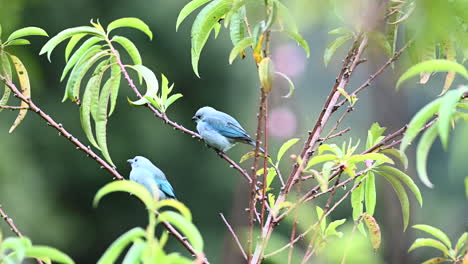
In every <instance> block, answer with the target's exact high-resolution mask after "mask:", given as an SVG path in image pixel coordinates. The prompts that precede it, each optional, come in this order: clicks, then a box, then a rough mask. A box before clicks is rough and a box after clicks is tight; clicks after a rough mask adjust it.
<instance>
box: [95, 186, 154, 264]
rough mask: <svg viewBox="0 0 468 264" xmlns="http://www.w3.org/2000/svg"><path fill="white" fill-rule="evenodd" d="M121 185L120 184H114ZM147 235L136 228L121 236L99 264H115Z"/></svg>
mask: <svg viewBox="0 0 468 264" xmlns="http://www.w3.org/2000/svg"><path fill="white" fill-rule="evenodd" d="M113 183H119V182H113ZM142 188H144V187H142ZM145 235H146V232H145V230H143V229H142V228H140V227H135V228H133V229H131V230H129V231H127V232H125V233H124V234H123V235H121V236H120V237H119V238H117V240H115V241H114V242H112V244H111V245H110V246H109V248H108V249H107V250H106V252H104V255H102V257H101V258H100V259H99V260H98V262H97V263H98V264H108V263H115V262H116V261H117V259H118V257H119V256H120V254H121V253H122V251H123V250H124V249H125V248H126V247H127V246H128V245H129V244H130V243H132V242H133V241H138V239H139V238H142V237H144V236H145Z"/></svg>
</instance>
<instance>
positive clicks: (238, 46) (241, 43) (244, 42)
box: [229, 37, 254, 64]
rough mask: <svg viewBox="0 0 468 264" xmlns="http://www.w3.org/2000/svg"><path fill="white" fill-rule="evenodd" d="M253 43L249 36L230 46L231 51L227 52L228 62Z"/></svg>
mask: <svg viewBox="0 0 468 264" xmlns="http://www.w3.org/2000/svg"><path fill="white" fill-rule="evenodd" d="M253 44H254V40H253V38H251V37H248V38H245V39H243V40H241V41H239V42H237V44H236V45H235V46H234V47H233V48H232V50H231V53H230V54H229V64H232V62H233V61H234V60H235V59H236V58H237V56H238V55H239V54H241V53H243V52H244V50H245V49H246V48H248V47H249V46H252V45H253Z"/></svg>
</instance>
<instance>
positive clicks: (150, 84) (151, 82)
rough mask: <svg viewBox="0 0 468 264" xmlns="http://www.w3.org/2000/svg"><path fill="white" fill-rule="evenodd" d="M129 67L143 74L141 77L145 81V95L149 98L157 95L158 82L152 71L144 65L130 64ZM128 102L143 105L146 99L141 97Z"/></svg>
mask: <svg viewBox="0 0 468 264" xmlns="http://www.w3.org/2000/svg"><path fill="white" fill-rule="evenodd" d="M130 68H132V69H134V70H135V71H137V72H138V73H139V74H141V75H142V76H143V79H144V80H145V83H146V93H145V96H148V97H150V98H155V97H157V95H156V94H157V93H158V89H159V82H158V79H157V78H156V75H155V74H154V72H153V71H152V70H150V69H149V68H147V67H146V66H144V65H135V66H131V67H130ZM129 102H130V103H131V104H132V105H144V104H146V103H148V100H147V99H146V98H144V97H143V98H141V99H139V100H137V101H129Z"/></svg>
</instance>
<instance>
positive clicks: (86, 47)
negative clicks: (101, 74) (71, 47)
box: [60, 34, 102, 81]
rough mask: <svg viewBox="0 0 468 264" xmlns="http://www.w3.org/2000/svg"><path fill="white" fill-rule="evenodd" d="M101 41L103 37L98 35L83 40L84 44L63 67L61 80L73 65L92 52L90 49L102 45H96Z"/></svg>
mask: <svg viewBox="0 0 468 264" xmlns="http://www.w3.org/2000/svg"><path fill="white" fill-rule="evenodd" d="M79 35H83V34H79ZM75 36H78V35H75ZM73 37H74V36H73ZM73 37H72V38H73ZM71 41H72V40H70V42H71ZM99 41H102V39H100V38H98V37H91V38H89V39H88V40H86V41H85V42H83V44H81V46H80V47H79V48H78V49H77V50H76V51H75V53H73V55H72V56H71V58H70V60H69V61H68V62H67V64H66V65H65V68H64V69H63V72H62V76H61V77H60V81H63V79H65V76H67V73H68V71H70V70H71V69H72V68H73V66H75V65H76V64H77V63H78V61H79V60H80V59H82V58H83V57H85V56H87V54H89V53H90V50H92V49H96V48H95V47H102V46H100V45H94V44H96V43H98V42H99Z"/></svg>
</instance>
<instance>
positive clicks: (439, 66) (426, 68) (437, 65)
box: [396, 59, 468, 88]
mask: <svg viewBox="0 0 468 264" xmlns="http://www.w3.org/2000/svg"><path fill="white" fill-rule="evenodd" d="M446 71H453V72H456V73H459V74H461V75H462V76H463V77H465V78H466V79H468V71H467V70H466V69H465V67H463V65H461V64H458V63H457V62H454V61H449V60H442V59H439V60H428V61H423V62H420V63H418V64H416V65H413V66H411V67H410V68H409V69H408V70H406V72H405V73H403V74H402V75H401V76H400V78H399V79H398V81H397V84H396V87H397V88H398V87H400V84H401V83H403V82H404V81H406V80H408V79H409V78H411V77H413V76H416V75H418V74H420V73H422V72H446Z"/></svg>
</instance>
